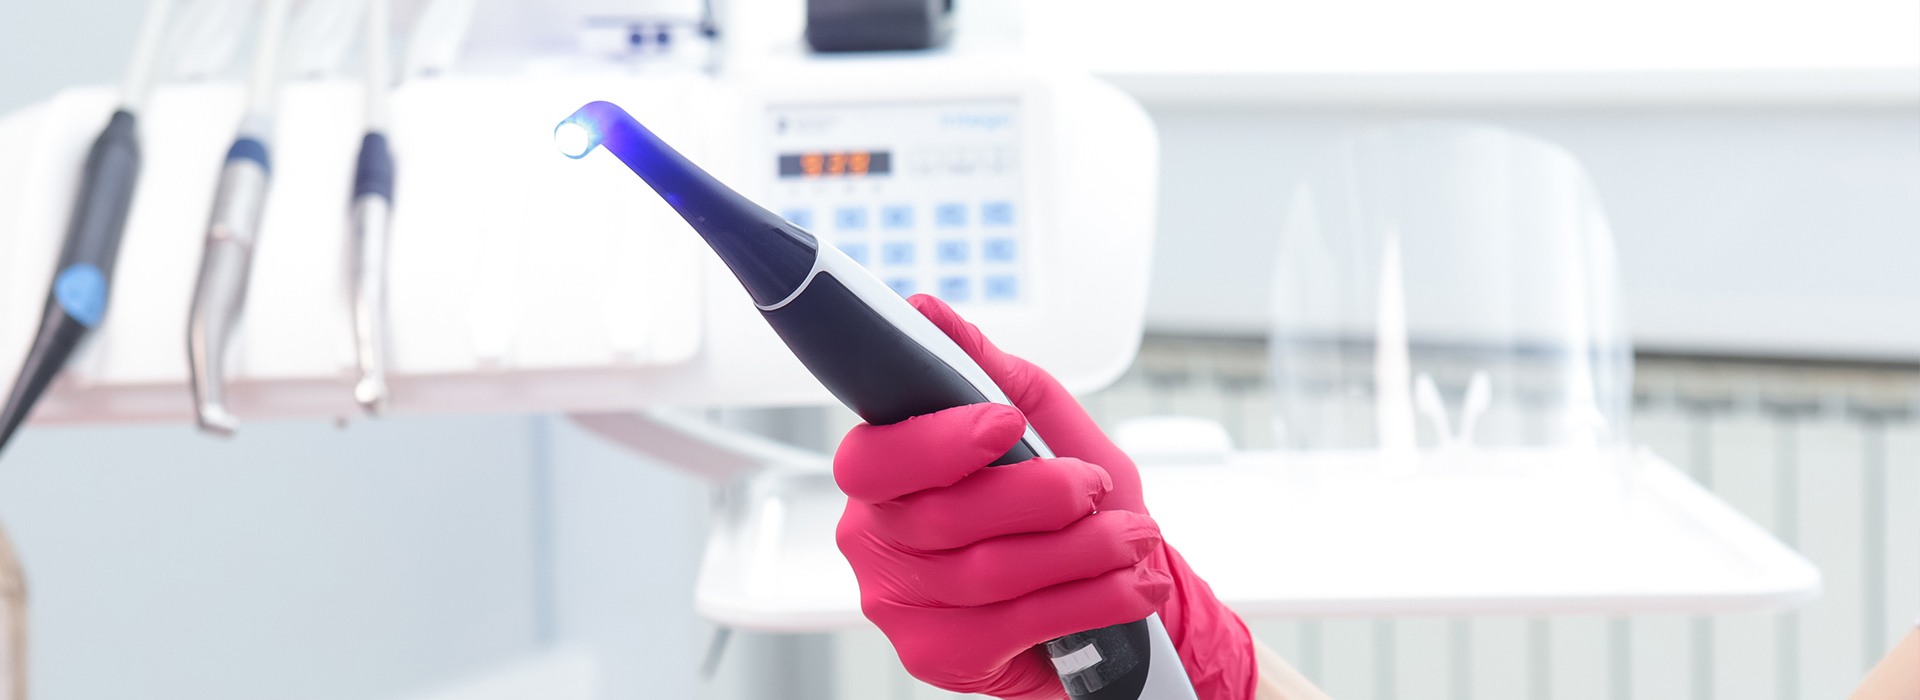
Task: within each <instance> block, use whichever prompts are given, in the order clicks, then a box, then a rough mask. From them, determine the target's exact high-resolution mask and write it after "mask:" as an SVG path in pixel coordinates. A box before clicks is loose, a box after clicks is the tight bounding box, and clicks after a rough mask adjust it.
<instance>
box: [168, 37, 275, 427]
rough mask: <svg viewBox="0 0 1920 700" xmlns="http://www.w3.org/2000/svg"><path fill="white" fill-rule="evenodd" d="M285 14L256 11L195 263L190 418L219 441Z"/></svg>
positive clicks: (264, 181)
mask: <svg viewBox="0 0 1920 700" xmlns="http://www.w3.org/2000/svg"><path fill="white" fill-rule="evenodd" d="M287 6H288V0H264V1H263V2H262V3H261V8H260V10H261V12H260V37H259V39H258V40H257V43H256V44H255V46H256V48H255V49H254V55H253V79H252V81H251V82H250V84H249V85H248V86H247V113H246V116H245V117H242V118H241V122H240V132H239V133H238V134H236V135H235V136H234V139H233V146H232V147H231V148H229V149H228V150H227V163H226V165H224V166H222V167H221V169H220V183H219V184H218V185H217V186H216V189H215V190H214V199H213V215H212V217H211V220H210V221H209V222H208V223H207V237H206V246H205V250H204V251H203V252H202V253H201V256H200V277H199V281H198V283H196V284H195V285H194V288H193V307H192V309H191V310H190V311H188V316H187V361H188V365H187V366H188V369H189V370H190V371H191V372H192V377H193V379H192V382H191V383H190V385H191V386H192V387H193V406H194V415H195V417H196V418H197V419H198V420H199V422H200V429H201V430H204V431H206V432H209V433H214V434H218V435H231V434H233V430H234V428H236V427H238V426H239V419H237V418H235V417H234V415H233V413H232V412H231V411H228V410H227V395H226V360H227V349H228V343H229V341H230V340H231V339H232V337H233V333H234V329H235V327H236V326H237V325H238V324H239V322H240V311H241V308H242V307H243V306H244V305H245V304H246V300H247V278H248V275H249V272H250V270H251V269H252V267H253V246H254V242H255V241H256V240H258V237H259V234H260V215H261V213H262V212H264V211H265V210H266V203H267V188H268V187H269V186H270V184H271V175H272V167H271V165H270V163H271V161H270V159H269V158H268V156H267V154H268V150H269V149H268V145H269V144H270V143H271V135H272V130H273V108H274V101H275V99H276V97H277V95H278V89H277V88H278V87H279V84H280V81H279V76H280V63H279V60H280V59H279V49H280V39H281V36H280V35H281V30H282V27H283V26H284V25H285V24H286V19H287Z"/></svg>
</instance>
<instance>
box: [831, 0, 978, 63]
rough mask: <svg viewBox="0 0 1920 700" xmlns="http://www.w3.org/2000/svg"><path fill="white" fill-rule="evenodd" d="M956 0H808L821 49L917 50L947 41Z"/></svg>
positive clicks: (951, 31) (951, 26)
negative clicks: (954, 0)
mask: <svg viewBox="0 0 1920 700" xmlns="http://www.w3.org/2000/svg"><path fill="white" fill-rule="evenodd" d="M952 35H953V0H807V44H808V45H810V46H812V47H813V50H815V51H911V50H914V49H929V48H933V47H935V46H940V45H943V44H945V43H947V38H948V37H950V36H952Z"/></svg>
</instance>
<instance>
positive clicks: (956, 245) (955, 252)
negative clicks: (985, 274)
mask: <svg viewBox="0 0 1920 700" xmlns="http://www.w3.org/2000/svg"><path fill="white" fill-rule="evenodd" d="M934 257H935V258H937V259H939V261H940V262H941V263H942V264H946V265H952V264H955V263H963V262H966V261H967V242H966V241H941V242H939V243H938V244H936V245H935V246H934Z"/></svg>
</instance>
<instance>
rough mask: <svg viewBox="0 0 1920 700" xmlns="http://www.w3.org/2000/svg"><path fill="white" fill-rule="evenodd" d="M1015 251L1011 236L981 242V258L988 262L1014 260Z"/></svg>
mask: <svg viewBox="0 0 1920 700" xmlns="http://www.w3.org/2000/svg"><path fill="white" fill-rule="evenodd" d="M1013 251H1014V242H1013V239H1011V238H989V239H987V240H985V241H981V242H980V258H981V259H982V260H985V261H987V262H998V263H1009V262H1013Z"/></svg>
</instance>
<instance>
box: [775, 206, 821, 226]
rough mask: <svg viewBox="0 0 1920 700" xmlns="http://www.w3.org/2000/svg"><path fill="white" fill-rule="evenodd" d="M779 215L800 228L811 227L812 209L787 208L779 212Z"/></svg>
mask: <svg viewBox="0 0 1920 700" xmlns="http://www.w3.org/2000/svg"><path fill="white" fill-rule="evenodd" d="M780 216H781V218H784V219H786V220H787V221H789V222H791V223H792V224H793V225H795V226H798V227H800V228H806V229H810V228H813V210H812V209H788V210H786V211H783V212H780Z"/></svg>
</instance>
